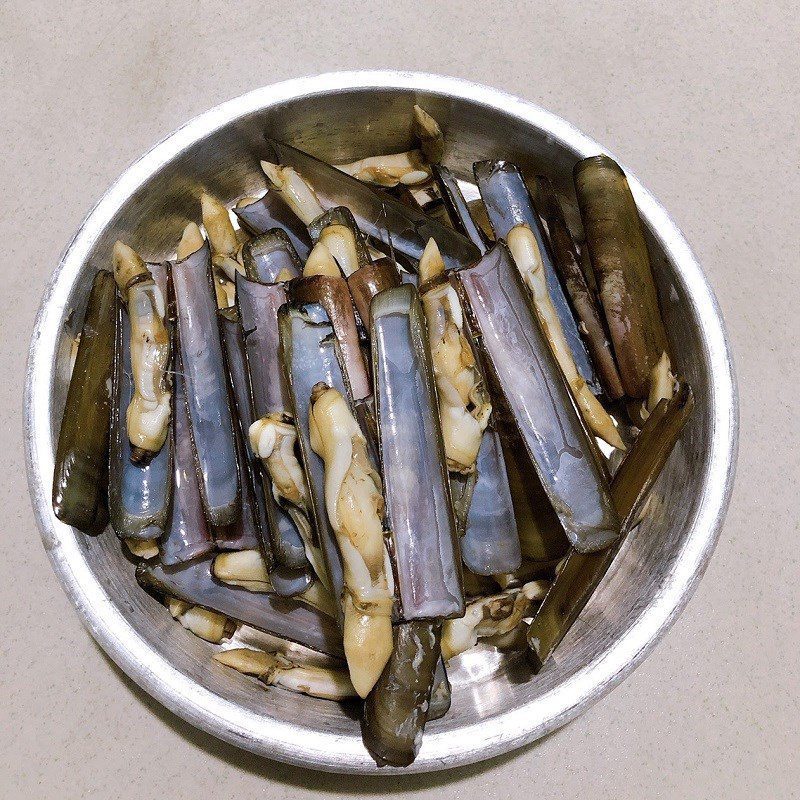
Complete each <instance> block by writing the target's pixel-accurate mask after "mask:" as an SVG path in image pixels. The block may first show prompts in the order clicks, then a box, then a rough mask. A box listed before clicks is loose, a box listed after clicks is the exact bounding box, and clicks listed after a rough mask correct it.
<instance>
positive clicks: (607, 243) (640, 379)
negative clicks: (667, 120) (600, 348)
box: [573, 155, 669, 397]
mask: <svg viewBox="0 0 800 800" xmlns="http://www.w3.org/2000/svg"><path fill="white" fill-rule="evenodd" d="M573 175H574V179H575V191H576V193H577V196H578V207H579V208H580V211H581V219H582V220H583V227H584V231H585V233H586V244H587V247H588V249H589V255H590V258H591V264H592V268H593V270H594V273H595V276H596V278H597V280H598V282H599V284H600V286H599V291H600V300H601V302H602V304H603V310H604V311H605V316H606V322H607V323H608V329H609V331H610V333H611V341H612V342H613V344H614V353H615V355H616V357H617V366H618V367H619V373H620V377H621V379H622V385H623V386H624V388H625V393H626V394H627V395H629V396H630V397H647V393H648V389H649V383H650V373H651V371H652V369H653V367H655V365H656V362H657V361H658V359H659V358H660V357H661V354H662V353H664V352H666V353H669V347H668V344H667V336H666V333H665V331H664V323H663V322H662V320H661V311H660V310H659V306H658V295H657V293H656V287H655V284H654V282H653V273H652V270H651V268H650V255H649V253H648V250H647V242H646V241H645V238H644V232H643V229H642V222H641V219H640V218H639V212H638V210H637V208H636V201H635V200H634V199H633V195H632V194H631V190H630V187H629V186H628V179H627V178H626V177H625V173H624V172H623V171H622V169H621V168H620V166H619V164H617V163H616V161H614V160H613V159H611V158H609V157H608V156H605V155H598V156H593V157H592V158H586V159H584V160H583V161H579V162H578V163H577V164H576V165H575V169H574V172H573Z"/></svg>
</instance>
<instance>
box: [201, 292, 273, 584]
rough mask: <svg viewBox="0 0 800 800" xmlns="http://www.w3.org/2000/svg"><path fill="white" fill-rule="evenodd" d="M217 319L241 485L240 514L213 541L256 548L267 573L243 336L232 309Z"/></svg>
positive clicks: (269, 551)
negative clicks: (228, 390)
mask: <svg viewBox="0 0 800 800" xmlns="http://www.w3.org/2000/svg"><path fill="white" fill-rule="evenodd" d="M217 315H218V317H219V324H220V331H221V334H222V346H223V349H224V351H225V364H226V366H227V368H228V378H229V380H230V387H231V398H232V401H233V409H234V417H235V419H234V425H235V426H236V452H237V455H238V459H239V475H240V477H241V481H242V513H241V514H240V516H239V519H238V520H237V522H236V523H235V524H234V525H232V526H231V527H230V528H229V529H228V530H226V531H215V539H216V541H217V544H218V545H219V547H220V549H223V550H251V549H255V548H257V547H260V549H261V554H262V556H263V557H264V560H265V561H266V563H267V568H268V569H269V568H270V567H271V565H272V548H271V545H270V540H269V537H268V534H267V530H266V526H267V512H266V500H265V497H264V487H263V485H262V483H261V475H260V471H259V470H260V465H259V464H258V463H257V462H256V460H255V458H254V457H253V453H252V451H251V450H250V446H249V438H248V434H249V430H250V425H251V424H252V423H253V411H252V400H251V397H250V376H249V375H248V372H247V355H246V353H245V344H244V332H243V330H242V326H241V324H240V322H239V313H238V311H237V309H236V308H226V309H222V310H220V311H218V312H217Z"/></svg>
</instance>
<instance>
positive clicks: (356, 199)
mask: <svg viewBox="0 0 800 800" xmlns="http://www.w3.org/2000/svg"><path fill="white" fill-rule="evenodd" d="M267 142H268V143H269V144H270V146H271V147H272V149H273V151H274V152H275V155H276V157H277V159H278V161H279V163H281V164H283V165H286V166H288V167H291V168H293V169H294V170H296V171H297V172H298V173H299V174H300V175H302V176H303V179H304V180H305V181H307V182H308V184H309V185H310V186H312V187H313V190H314V193H315V196H316V198H317V199H318V201H319V203H320V204H321V206H322V207H323V209H326V208H332V207H334V206H347V208H349V209H350V211H351V212H352V213H353V216H354V217H355V220H356V222H357V224H358V227H359V228H360V229H361V230H362V231H363V232H364V233H365V234H366V235H367V236H369V237H370V238H371V239H372V240H373V241H375V242H378V243H381V245H382V246H381V247H380V249H384V248H393V249H394V250H396V251H397V252H399V253H402V254H403V255H405V256H407V257H408V258H409V259H410V260H411V261H413V262H417V261H419V259H420V257H421V256H422V251H423V250H424V249H425V244H426V243H427V241H428V239H430V238H431V237H433V238H434V239H436V241H437V242H438V244H439V248H440V250H441V251H442V257H443V258H444V261H445V264H446V265H447V267H448V268H459V267H462V266H465V265H467V264H471V263H472V262H473V261H475V260H476V259H477V258H478V257H479V255H480V253H479V252H478V250H477V248H476V247H475V246H474V245H473V244H472V243H471V242H470V241H469V240H468V239H466V238H465V237H463V236H461V234H459V233H457V232H456V231H454V230H452V229H451V228H448V227H446V226H444V225H441V224H440V223H438V222H436V221H435V220H433V219H431V218H429V217H426V216H425V214H423V213H421V212H418V211H414V209H412V208H408V207H407V206H405V205H404V204H403V203H401V202H400V201H399V200H395V199H394V198H393V197H390V196H389V195H387V194H386V193H379V192H378V191H376V190H375V189H372V188H371V187H369V186H367V185H366V184H363V183H360V182H359V181H357V180H356V179H355V178H351V177H350V176H349V175H346V174H345V173H343V172H340V171H339V170H337V169H336V168H335V167H332V166H330V165H329V164H325V163H324V162H322V161H319V160H318V159H316V158H314V157H313V156H311V155H309V154H308V153H304V152H303V151H302V150H297V149H295V148H294V147H291V146H289V145H287V144H284V143H283V142H277V141H275V140H272V139H267ZM309 221H310V220H309Z"/></svg>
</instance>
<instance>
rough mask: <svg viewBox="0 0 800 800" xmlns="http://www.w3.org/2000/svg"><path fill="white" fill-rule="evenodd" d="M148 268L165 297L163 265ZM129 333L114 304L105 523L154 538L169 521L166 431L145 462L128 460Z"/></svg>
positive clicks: (126, 533) (119, 531) (121, 531)
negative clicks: (115, 325) (108, 520)
mask: <svg viewBox="0 0 800 800" xmlns="http://www.w3.org/2000/svg"><path fill="white" fill-rule="evenodd" d="M151 272H152V273H153V277H154V278H155V279H156V281H157V282H158V283H159V285H160V286H161V287H162V292H163V296H164V297H166V296H167V291H166V288H167V286H166V284H167V273H166V269H165V268H164V266H163V265H156V264H153V265H152V266H151ZM130 335H131V327H130V320H129V319H128V314H127V311H125V309H124V308H123V307H120V320H119V322H118V330H117V337H118V338H117V351H116V354H115V366H114V390H113V397H114V400H113V406H112V410H111V445H110V446H111V452H110V459H109V485H108V507H109V513H110V517H111V526H112V527H113V528H114V530H115V531H116V533H117V535H118V536H120V537H122V538H128V539H158V538H159V537H160V536H161V535H162V534H163V533H164V530H165V528H166V525H167V521H168V520H169V513H170V503H171V500H172V436H171V435H169V436H167V440H166V442H165V443H164V445H163V446H162V448H161V449H160V450H159V451H158V453H156V454H155V456H154V457H153V458H152V459H150V461H149V462H146V463H144V464H134V463H132V462H131V443H130V439H129V437H128V435H127V430H126V426H125V413H126V411H127V409H128V405H129V403H130V401H131V398H132V397H133V379H132V371H131V350H130Z"/></svg>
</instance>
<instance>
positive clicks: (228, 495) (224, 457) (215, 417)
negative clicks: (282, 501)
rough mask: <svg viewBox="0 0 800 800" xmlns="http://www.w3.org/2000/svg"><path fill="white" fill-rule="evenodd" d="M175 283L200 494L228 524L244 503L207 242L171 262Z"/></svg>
mask: <svg viewBox="0 0 800 800" xmlns="http://www.w3.org/2000/svg"><path fill="white" fill-rule="evenodd" d="M172 283H173V287H174V291H175V305H176V308H177V318H178V341H179V343H180V349H181V356H182V358H181V363H182V364H183V372H184V386H185V390H186V394H185V397H186V403H187V407H188V409H189V427H190V431H191V435H192V444H193V447H194V453H195V458H196V461H197V468H198V472H199V476H200V496H201V497H202V500H203V507H204V508H205V511H206V516H207V517H208V520H209V522H210V523H211V524H212V525H214V526H221V525H230V524H231V523H233V522H235V521H236V519H237V517H238V515H239V512H240V507H241V497H240V487H239V468H238V463H237V453H236V438H235V436H234V427H233V414H232V413H231V407H230V400H229V397H228V381H227V379H226V376H225V359H224V356H223V353H222V343H221V341H220V333H219V324H218V323H217V304H216V302H215V299H214V297H215V296H214V291H213V288H212V286H213V285H212V277H211V251H210V250H209V247H208V243H206V244H204V245H203V247H201V248H200V249H199V250H197V251H196V252H194V253H192V254H191V255H190V256H188V257H187V258H185V259H183V260H182V261H178V262H176V263H175V264H173V266H172Z"/></svg>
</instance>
